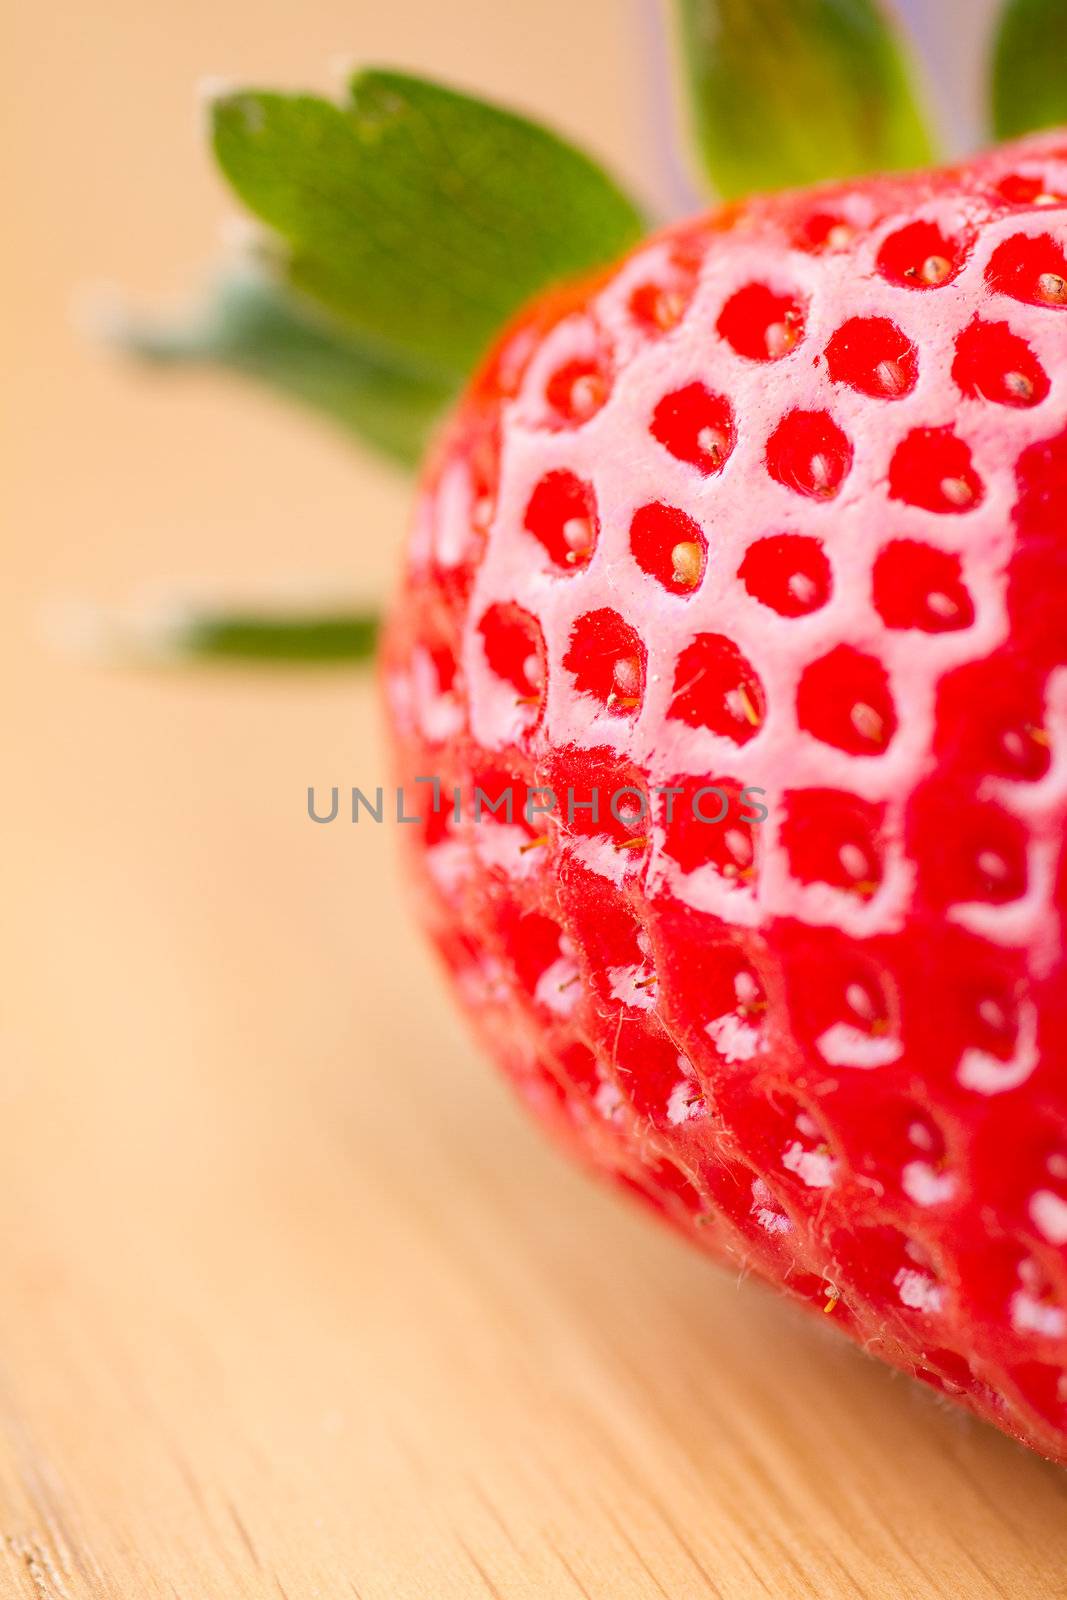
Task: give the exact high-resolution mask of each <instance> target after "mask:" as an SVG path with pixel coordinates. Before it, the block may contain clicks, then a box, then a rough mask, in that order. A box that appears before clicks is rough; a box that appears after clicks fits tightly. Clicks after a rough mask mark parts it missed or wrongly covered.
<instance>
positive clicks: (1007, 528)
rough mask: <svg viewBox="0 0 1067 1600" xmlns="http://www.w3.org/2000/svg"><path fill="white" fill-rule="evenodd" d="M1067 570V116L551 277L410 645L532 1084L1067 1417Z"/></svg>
mask: <svg viewBox="0 0 1067 1600" xmlns="http://www.w3.org/2000/svg"><path fill="white" fill-rule="evenodd" d="M1065 615H1067V134H1057V135H1054V136H1042V137H1040V138H1037V139H1030V140H1028V141H1025V142H1022V143H1019V144H1016V145H1013V146H1006V147H1003V148H1001V149H1000V150H998V151H996V152H994V153H993V154H991V155H988V156H984V157H982V158H980V159H978V160H976V161H974V162H973V163H970V164H968V165H966V166H963V167H959V168H956V169H953V170H951V171H945V172H933V173H924V174H920V175H916V176H908V177H904V178H892V179H884V180H881V179H879V180H873V181H866V182H859V183H854V184H850V185H848V186H846V187H841V188H836V189H834V188H831V189H820V190H817V191H813V192H810V193H804V194H786V195H781V196H776V197H772V198H769V199H756V200H753V201H751V202H749V203H746V204H743V205H740V206H736V207H730V208H728V209H726V210H724V211H721V212H719V213H716V214H714V215H712V216H710V217H708V218H705V219H700V220H697V221H695V222H691V223H688V224H686V225H684V226H680V227H676V228H673V229H671V230H668V231H667V232H665V233H663V234H661V235H660V236H658V237H657V238H655V239H653V240H651V241H650V242H648V243H646V244H644V245H643V246H641V247H640V248H639V249H638V250H637V251H636V252H635V253H634V254H633V255H632V256H631V257H630V258H629V259H627V260H626V261H624V262H623V263H622V264H621V265H620V266H619V267H618V268H616V269H615V270H613V271H612V272H611V273H610V274H607V275H605V276H603V277H601V278H599V279H598V280H597V281H595V282H593V283H586V284H583V285H579V286H577V287H575V288H570V289H566V290H563V291H560V292H559V293H557V294H554V295H552V296H549V297H548V298H547V299H545V300H543V301H542V302H540V303H539V304H538V305H536V306H534V307H533V309H532V310H531V311H530V312H529V313H528V314H527V315H526V316H525V317H524V318H523V319H522V320H521V321H520V322H519V323H518V324H517V325H516V326H515V327H514V328H513V329H512V330H511V331H510V332H509V334H508V335H507V336H506V338H505V339H504V340H503V342H502V343H501V345H500V346H499V347H498V349H497V350H496V352H495V353H494V355H493V356H492V358H491V359H490V361H489V362H488V363H487V365H486V366H485V368H484V369H483V371H482V373H481V374H480V376H479V377H478V379H477V380H476V382H475V383H474V385H473V386H472V388H471V390H470V391H469V393H468V395H467V396H466V398H465V399H464V401H463V402H462V404H461V406H460V407H459V409H458V411H457V413H456V415H455V417H454V419H453V421H452V422H451V424H450V425H449V428H448V430H447V432H446V434H445V436H444V437H443V438H442V440H441V441H440V443H439V446H438V448H437V450H436V452H435V454H434V458H433V460H432V462H431V463H430V466H429V469H428V471H427V474H426V477H425V480H424V485H423V489H422V494H421V499H420V504H419V509H418V514H417V518H416V524H415V529H414V534H413V538H412V542H411V548H410V553H409V559H408V566H407V572H406V577H405V580H404V584H403V587H402V591H401V594H400V596H399V598H398V602H397V604H396V606H395V608H394V614H393V618H392V622H391V626H390V629H389V634H388V638H387V642H386V649H385V663H384V674H385V684H386V692H387V697H388V701H389V707H390V719H391V723H392V727H393V730H394V738H395V744H396V751H397V767H398V777H399V778H400V779H401V781H402V782H403V784H404V785H405V788H406V791H407V793H408V795H409V797H414V796H415V795H417V794H421V795H422V796H423V804H422V806H421V810H422V811H423V813H424V818H423V821H422V822H421V823H420V824H419V826H418V827H410V828H407V829H406V830H405V832H406V834H407V836H408V841H409V843H410V844H412V845H413V855H414V857H415V861H416V870H417V874H418V878H419V882H420V886H421V887H420V901H421V904H422V905H423V907H424V909H425V916H426V920H427V922H428V925H429V928H430V931H431V934H432V937H433V938H434V940H435V942H436V944H437V946H438V947H439V949H440V951H441V953H442V955H443V957H444V960H445V962H446V963H447V966H448V968H449V970H450V972H451V974H452V977H453V980H454V983H455V987H456V989H457V990H458V992H459V995H460V996H461V998H462V1000H463V1002H464V1004H465V1006H466V1007H467V1009H468V1010H469V1011H470V1012H471V1014H472V1016H473V1019H474V1021H475V1024H476V1026H477V1028H478V1029H479V1031H480V1033H481V1035H482V1037H483V1038H484V1039H485V1040H486V1041H487V1043H488V1046H489V1048H490V1049H491V1050H492V1052H493V1053H494V1054H495V1055H496V1056H497V1058H498V1059H499V1060H500V1061H501V1063H502V1065H503V1066H504V1067H505V1069H506V1070H507V1072H508V1074H509V1076H510V1077H511V1079H512V1080H513V1081H514V1083H515V1084H516V1086H517V1087H518V1089H519V1091H520V1092H521V1094H522V1095H523V1097H524V1098H525V1099H526V1100H527V1102H528V1103H529V1104H530V1105H531V1106H532V1107H533V1108H534V1109H535V1110H536V1111H537V1113H538V1114H539V1115H540V1116H541V1118H542V1119H543V1120H544V1121H545V1122H546V1123H548V1124H549V1125H550V1126H551V1128H552V1129H553V1130H554V1131H555V1133H556V1135H557V1136H558V1137H559V1138H560V1139H562V1140H563V1141H564V1142H565V1143H566V1144H567V1145H569V1146H570V1148H571V1149H572V1150H573V1151H574V1152H575V1153H576V1154H578V1155H579V1156H580V1157H581V1158H582V1159H584V1160H585V1161H586V1162H588V1163H590V1164H591V1165H592V1166H593V1167H595V1168H597V1169H599V1170H600V1171H601V1172H603V1173H604V1174H606V1175H608V1176H610V1177H611V1178H613V1179H614V1180H616V1181H617V1182H619V1183H620V1184H622V1185H624V1186H625V1187H626V1188H627V1189H629V1190H631V1191H633V1192H635V1193H636V1194H638V1195H640V1196H641V1197H643V1198H644V1199H645V1200H646V1201H647V1202H648V1203H649V1204H651V1205H652V1206H654V1207H655V1208H657V1210H659V1211H660V1212H661V1213H662V1214H663V1215H664V1216H665V1217H666V1218H667V1219H668V1220H669V1221H670V1222H672V1223H673V1224H674V1225H675V1226H677V1227H678V1228H679V1229H681V1230H682V1231H684V1232H685V1233H687V1234H688V1235H689V1236H690V1237H691V1238H693V1239H694V1241H696V1242H697V1243H699V1244H700V1245H701V1246H703V1247H705V1248H707V1249H709V1250H711V1251H713V1252H714V1253H716V1254H717V1255H719V1256H721V1257H726V1258H730V1259H732V1260H734V1261H735V1262H736V1261H741V1262H743V1263H744V1264H746V1265H747V1266H750V1267H751V1268H752V1269H753V1270H755V1271H757V1272H758V1273H760V1274H761V1275H762V1276H764V1277H765V1278H766V1279H768V1280H770V1281H771V1282H773V1283H776V1284H778V1285H780V1286H781V1287H783V1288H784V1289H786V1290H788V1291H790V1292H791V1293H793V1294H794V1295H796V1296H798V1297H800V1298H801V1299H802V1300H804V1301H806V1302H808V1303H809V1304H810V1305H812V1306H813V1307H815V1308H818V1309H819V1310H821V1311H824V1312H827V1313H829V1314H830V1315H829V1317H828V1321H829V1322H832V1323H835V1324H836V1325H837V1326H839V1327H841V1328H842V1329H844V1330H846V1331H847V1332H848V1333H849V1334H850V1335H851V1336H852V1337H853V1338H855V1339H856V1340H857V1341H859V1342H860V1343H862V1344H863V1345H864V1346H865V1347H866V1348H867V1349H869V1350H871V1351H874V1352H877V1353H878V1354H879V1355H881V1356H882V1357H884V1358H885V1359H886V1360H887V1361H889V1362H891V1363H893V1364H894V1365H896V1366H898V1367H900V1368H903V1369H904V1370H906V1371H907V1372H910V1373H913V1374H915V1375H916V1376H917V1377H919V1378H921V1379H923V1380H925V1381H926V1382H928V1383H930V1384H933V1385H935V1386H936V1387H937V1388H938V1389H940V1390H941V1391H943V1392H944V1393H946V1394H947V1395H950V1396H952V1397H954V1398H956V1399H958V1400H959V1401H961V1402H962V1403H964V1404H965V1405H967V1406H969V1407H970V1408H971V1409H972V1410H974V1411H975V1412H977V1413H978V1414H980V1415H981V1416H983V1417H986V1418H988V1419H989V1420H991V1421H993V1422H994V1423H996V1424H997V1425H998V1426H1000V1427H1001V1428H1003V1429H1005V1430H1006V1431H1008V1432H1009V1433H1011V1434H1013V1435H1015V1436H1016V1437H1017V1438H1019V1439H1021V1440H1023V1441H1025V1442H1026V1443H1027V1444H1029V1445H1031V1446H1033V1447H1034V1448H1035V1449H1037V1450H1040V1451H1041V1452H1043V1453H1044V1454H1046V1455H1048V1456H1051V1457H1054V1458H1057V1459H1060V1460H1065V1461H1067V982H1065V974H1064V922H1063V919H1064V910H1065V904H1067V855H1065V853H1064V849H1063V844H1064V817H1065V811H1067V626H1065V621H1064V618H1065ZM429 775H435V776H437V777H439V778H440V780H441V783H442V785H443V788H444V792H443V794H442V797H441V804H440V807H439V809H437V810H436V811H435V810H434V809H433V808H432V806H431V805H430V787H429V786H424V787H423V788H422V789H421V790H420V789H418V788H417V787H416V785H415V782H414V780H415V778H416V777H417V776H422V777H426V776H429ZM453 786H456V787H458V789H459V791H460V803H459V805H458V807H457V806H456V805H455V803H454V801H453V797H452V794H451V790H452V788H453ZM538 788H551V790H552V791H553V794H554V796H555V797H556V801H557V804H556V808H555V810H554V811H550V810H544V811H541V810H536V809H535V810H533V811H532V812H531V814H530V816H529V817H528V818H527V817H526V816H524V815H523V810H524V803H525V802H526V799H527V794H528V791H530V790H536V789H538ZM476 789H480V790H481V791H482V793H483V794H484V795H485V796H486V797H487V798H488V799H489V800H490V801H492V802H497V801H500V800H501V799H502V797H503V796H504V795H505V794H506V793H510V794H511V796H512V800H513V814H512V818H511V820H510V821H509V820H508V818H507V816H506V811H505V807H504V806H503V805H501V807H500V809H498V810H497V812H496V813H495V814H491V813H489V812H488V810H483V814H482V816H481V817H480V818H479V819H477V820H476V818H475V816H474V814H473V813H474V797H475V791H476ZM712 789H714V790H715V791H716V793H711V794H709V793H708V791H709V790H712ZM568 791H571V798H572V799H573V801H574V802H575V804H574V806H573V808H572V809H571V814H570V815H568V804H567V797H568ZM593 791H596V792H597V795H598V797H599V805H598V813H597V815H595V816H594V814H593V812H592V811H591V810H590V808H589V804H588V802H589V801H590V798H591V795H592V793H593ZM701 791H704V792H703V794H701ZM753 791H757V793H756V794H755V795H754V794H753ZM612 797H615V798H616V804H615V806H614V808H612V807H611V805H610V801H611V799H612ZM547 802H548V797H547V796H545V795H544V794H541V795H539V796H536V797H535V802H534V803H535V806H536V805H537V804H538V803H540V804H541V805H547ZM583 803H584V804H583ZM410 805H411V802H410V800H409V809H410ZM763 808H765V810H766V816H765V817H762V816H761V812H762V810H763ZM698 809H699V811H700V812H701V813H702V815H698V814H697V811H698ZM717 818H721V820H716V819H717ZM706 819H707V820H706Z"/></svg>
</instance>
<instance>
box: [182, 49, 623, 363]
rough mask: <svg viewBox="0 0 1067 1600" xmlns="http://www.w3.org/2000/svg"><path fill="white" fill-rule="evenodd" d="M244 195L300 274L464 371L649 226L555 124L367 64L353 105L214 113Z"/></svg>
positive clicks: (229, 169)
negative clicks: (529, 309)
mask: <svg viewBox="0 0 1067 1600" xmlns="http://www.w3.org/2000/svg"><path fill="white" fill-rule="evenodd" d="M213 129H214V145H215V153H216V155H217V157H218V161H219V164H220V166H221V167H222V170H223V172H224V173H225V175H226V177H227V178H228V180H229V182H230V183H231V184H232V186H233V188H234V189H235V190H236V192H237V194H238V195H239V196H240V198H241V199H242V200H243V201H244V203H245V204H246V205H247V206H248V207H249V209H250V210H251V211H252V212H254V213H255V215H256V216H257V217H259V218H260V220H261V221H263V222H265V223H267V224H268V226H269V227H271V228H273V229H275V230H276V231H277V233H279V234H280V235H281V236H282V239H283V240H284V241H285V244H286V246H287V252H288V257H287V258H288V269H289V272H290V275H291V279H292V281H293V282H294V283H295V284H296V285H298V286H299V287H300V288H301V289H303V290H304V291H306V292H308V293H310V294H311V295H313V296H314V297H315V298H316V299H318V300H319V301H321V302H322V303H323V304H324V305H326V306H327V307H329V309H330V310H331V311H333V312H335V313H338V314H339V315H341V316H342V317H343V318H344V319H345V320H346V322H347V323H348V324H349V326H350V327H352V328H353V329H355V330H357V331H358V333H359V334H360V336H361V337H362V338H363V339H364V340H366V341H368V342H370V343H371V344H372V345H373V346H374V347H375V348H377V349H378V350H379V351H380V352H381V354H382V355H383V357H384V358H386V359H388V360H390V361H392V360H395V359H396V358H397V357H402V358H404V359H406V360H407V361H408V362H411V363H414V364H416V365H417V366H419V367H431V368H433V369H434V370H435V371H436V372H437V373H438V374H439V376H440V377H441V378H442V379H443V380H444V381H446V382H447V381H452V382H455V381H458V380H459V379H460V378H462V377H464V376H466V374H467V373H468V372H469V371H470V369H471V367H472V366H473V365H474V364H475V362H476V361H477V360H478V358H479V357H480V356H481V355H482V353H483V352H484V351H485V349H486V347H487V346H488V345H489V343H490V342H491V340H492V339H493V337H494V335H495V334H497V333H498V332H499V330H500V328H501V327H502V325H503V324H504V323H506V322H507V320H508V319H509V318H510V317H511V316H512V315H513V314H514V313H515V312H516V311H517V310H518V309H519V307H520V306H521V305H522V304H523V303H524V302H525V301H526V300H528V299H529V298H530V296H531V295H533V294H534V293H536V292H537V291H538V290H539V289H542V288H545V287H546V286H548V285H550V284H552V283H555V282H557V281H559V280H563V279H567V278H572V277H574V276H576V275H578V274H581V273H584V272H587V271H589V270H590V269H592V268H593V267H596V266H599V265H601V264H603V263H606V262H609V261H611V260H613V259H614V258H615V257H617V256H618V255H620V254H621V253H622V252H623V251H625V250H626V249H627V248H628V247H629V246H630V245H631V244H633V243H634V242H635V241H636V240H637V239H638V238H639V237H640V236H641V234H642V232H643V231H644V225H643V223H642V219H641V217H640V215H639V213H638V211H637V209H636V208H635V206H634V205H633V203H632V202H631V201H630V200H629V199H628V198H627V196H626V195H625V194H624V193H623V192H622V190H621V189H620V188H618V186H617V185H616V184H615V183H614V182H613V181H612V180H611V179H610V178H609V177H607V176H606V175H605V174H604V173H603V172H602V171H601V170H600V168H599V167H597V166H596V165H595V164H594V163H593V162H592V161H591V160H590V159H589V158H588V157H587V156H585V155H583V154H582V153H581V152H580V151H578V150H576V149H574V148H573V147H572V146H570V145H568V144H566V143H565V142H564V141H563V140H562V139H560V138H558V137H557V136H556V135H555V134H553V133H551V132H549V131H548V129H546V128H543V127H540V126H538V125H537V124H535V123H532V122H529V121H527V120H525V119H524V118H522V117H519V116H515V115H514V114H513V113H511V112H509V111H504V110H500V109H498V108H497V107H495V106H491V105H487V104H485V103H484V102H483V101H480V100H474V99H471V98H470V97H469V96H467V95H463V94H459V93H456V92H455V91H454V90H451V89H445V88H442V87H440V86H439V85H437V84H433V83H429V82H427V81H425V80H424V79H420V78H413V77H408V76H405V75H403V74H401V73H395V72H384V71H368V72H362V73H360V74H359V75H358V76H357V77H356V78H355V79H354V80H353V83H352V98H351V101H350V103H349V104H346V105H344V106H337V105H333V104H331V103H330V102H328V101H325V100H321V99H318V98H316V97H314V96H312V95H288V94H274V93H266V92H260V91H255V90H249V91H244V92H240V93H235V94H230V95H227V96H225V97H224V98H222V99H219V100H218V101H216V102H215V104H214V107H213Z"/></svg>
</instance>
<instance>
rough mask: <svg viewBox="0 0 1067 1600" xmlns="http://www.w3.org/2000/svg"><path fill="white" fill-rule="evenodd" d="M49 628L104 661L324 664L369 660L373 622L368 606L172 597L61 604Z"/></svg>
mask: <svg viewBox="0 0 1067 1600" xmlns="http://www.w3.org/2000/svg"><path fill="white" fill-rule="evenodd" d="M50 632H51V633H52V636H53V638H54V639H55V640H56V642H57V644H59V646H60V647H61V648H64V649H66V650H70V651H73V652H74V653H76V654H78V655H86V656H89V657H91V658H94V659H103V660H105V661H116V662H125V663H135V664H141V665H151V666H159V665H168V664H172V663H180V662H188V663H201V662H202V663H205V664H208V665H210V664H212V663H219V664H231V665H236V666H239V665H241V664H245V665H251V666H258V667H263V666H268V667H269V666H278V667H283V666H285V667H292V666H297V667H329V666H351V665H358V664H362V663H365V662H368V661H371V660H372V659H373V657H374V653H375V650H376V648H377V644H378V632H379V621H378V616H377V614H376V613H375V612H373V611H367V610H363V609H357V608H353V607H345V606H339V605H335V604H330V605H324V606H323V607H322V608H321V609H319V610H312V609H310V608H309V607H306V606H289V607H283V606H276V605H271V606H251V605H247V606H234V607H227V606H221V605H197V604H194V603H190V602H188V601H178V600H172V601H169V602H164V601H160V602H157V603H155V604H153V605H151V606H146V607H142V608H141V609H139V610H135V611H128V612H114V611H105V610H102V609H100V608H98V607H95V606H84V607H76V608H74V609H71V608H69V607H65V608H63V610H62V611H60V612H58V613H56V614H54V615H53V616H52V618H51V626H50Z"/></svg>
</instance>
